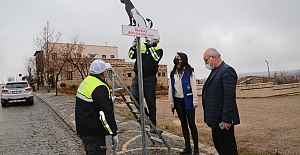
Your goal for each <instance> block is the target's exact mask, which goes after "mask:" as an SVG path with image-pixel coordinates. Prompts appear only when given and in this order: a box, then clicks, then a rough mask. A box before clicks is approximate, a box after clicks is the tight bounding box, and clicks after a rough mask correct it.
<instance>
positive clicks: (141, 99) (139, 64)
mask: <svg viewBox="0 0 300 155" xmlns="http://www.w3.org/2000/svg"><path fill="white" fill-rule="evenodd" d="M136 51H137V59H136V61H137V67H138V82H139V103H140V113H141V114H140V120H141V128H142V130H141V132H142V147H143V154H144V155H147V144H146V130H145V108H144V88H143V69H142V55H141V38H140V37H137V49H136Z"/></svg>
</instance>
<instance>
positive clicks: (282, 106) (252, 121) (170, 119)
mask: <svg viewBox="0 0 300 155" xmlns="http://www.w3.org/2000/svg"><path fill="white" fill-rule="evenodd" d="M199 101H201V97H199ZM122 104H125V103H124V102H123V103H122ZM237 104H238V109H239V114H240V119H241V124H239V125H237V126H235V136H236V140H237V145H238V148H239V150H245V149H246V150H251V151H254V152H257V153H263V154H269V153H273V154H280V155H298V154H300V95H296V96H281V97H269V98H249V99H237ZM117 105H118V104H117ZM116 107H117V109H118V108H120V106H116ZM122 107H124V106H122ZM157 122H158V124H157V126H158V127H159V128H162V129H163V130H168V131H169V132H172V133H175V134H178V135H180V134H181V128H180V122H179V119H178V117H177V115H176V113H175V115H172V112H171V110H170V105H169V102H168V99H167V96H158V97H157ZM196 123H197V128H198V132H199V139H200V142H201V143H205V144H207V145H213V144H212V139H211V129H210V128H209V127H208V126H207V125H206V124H205V123H204V121H203V109H202V104H201V103H200V104H199V107H198V108H197V109H196ZM244 154H245V153H244Z"/></svg>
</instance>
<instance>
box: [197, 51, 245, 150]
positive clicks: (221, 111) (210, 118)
mask: <svg viewBox="0 0 300 155" xmlns="http://www.w3.org/2000/svg"><path fill="white" fill-rule="evenodd" d="M203 59H204V62H205V66H206V68H207V69H209V70H211V72H210V74H209V77H208V78H207V80H206V82H205V83H204V86H203V90H202V105H203V110H204V122H205V123H206V124H207V125H208V126H209V127H211V129H212V137H213V142H214V145H215V148H216V150H217V151H218V153H219V154H220V155H237V154H238V152H237V145H236V141H235V137H234V125H236V124H240V119H239V113H238V108H237V105H236V82H237V74H236V72H235V70H234V69H233V68H232V67H231V66H229V65H227V64H226V63H225V62H224V61H223V60H222V59H221V55H220V53H219V52H218V51H217V50H216V49H214V48H209V49H207V50H206V51H205V52H204V55H203Z"/></svg>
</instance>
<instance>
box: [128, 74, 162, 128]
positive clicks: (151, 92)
mask: <svg viewBox="0 0 300 155" xmlns="http://www.w3.org/2000/svg"><path fill="white" fill-rule="evenodd" d="M156 81H157V80H156V75H153V76H148V77H144V78H143V84H144V85H143V88H144V97H145V100H146V103H147V107H148V109H149V118H150V121H151V122H152V123H153V124H154V125H156V95H155V93H156ZM138 82H139V81H138V76H137V75H136V76H134V77H133V79H132V84H131V93H132V95H133V96H134V98H135V99H136V100H137V101H138V102H139V83H138ZM138 108H140V107H138Z"/></svg>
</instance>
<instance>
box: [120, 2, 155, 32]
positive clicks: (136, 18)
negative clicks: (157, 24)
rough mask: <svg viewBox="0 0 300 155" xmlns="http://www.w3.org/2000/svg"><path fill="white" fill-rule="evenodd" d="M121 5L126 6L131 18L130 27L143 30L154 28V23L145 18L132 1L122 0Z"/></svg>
mask: <svg viewBox="0 0 300 155" xmlns="http://www.w3.org/2000/svg"><path fill="white" fill-rule="evenodd" d="M120 1H121V3H123V4H125V10H126V12H127V15H128V17H129V25H130V26H137V27H141V28H148V29H150V28H152V26H153V22H152V21H151V19H149V18H146V20H145V18H144V17H143V16H142V15H141V14H140V13H139V12H138V10H137V9H136V8H135V7H134V5H133V4H132V3H131V1H130V0H120Z"/></svg>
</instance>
